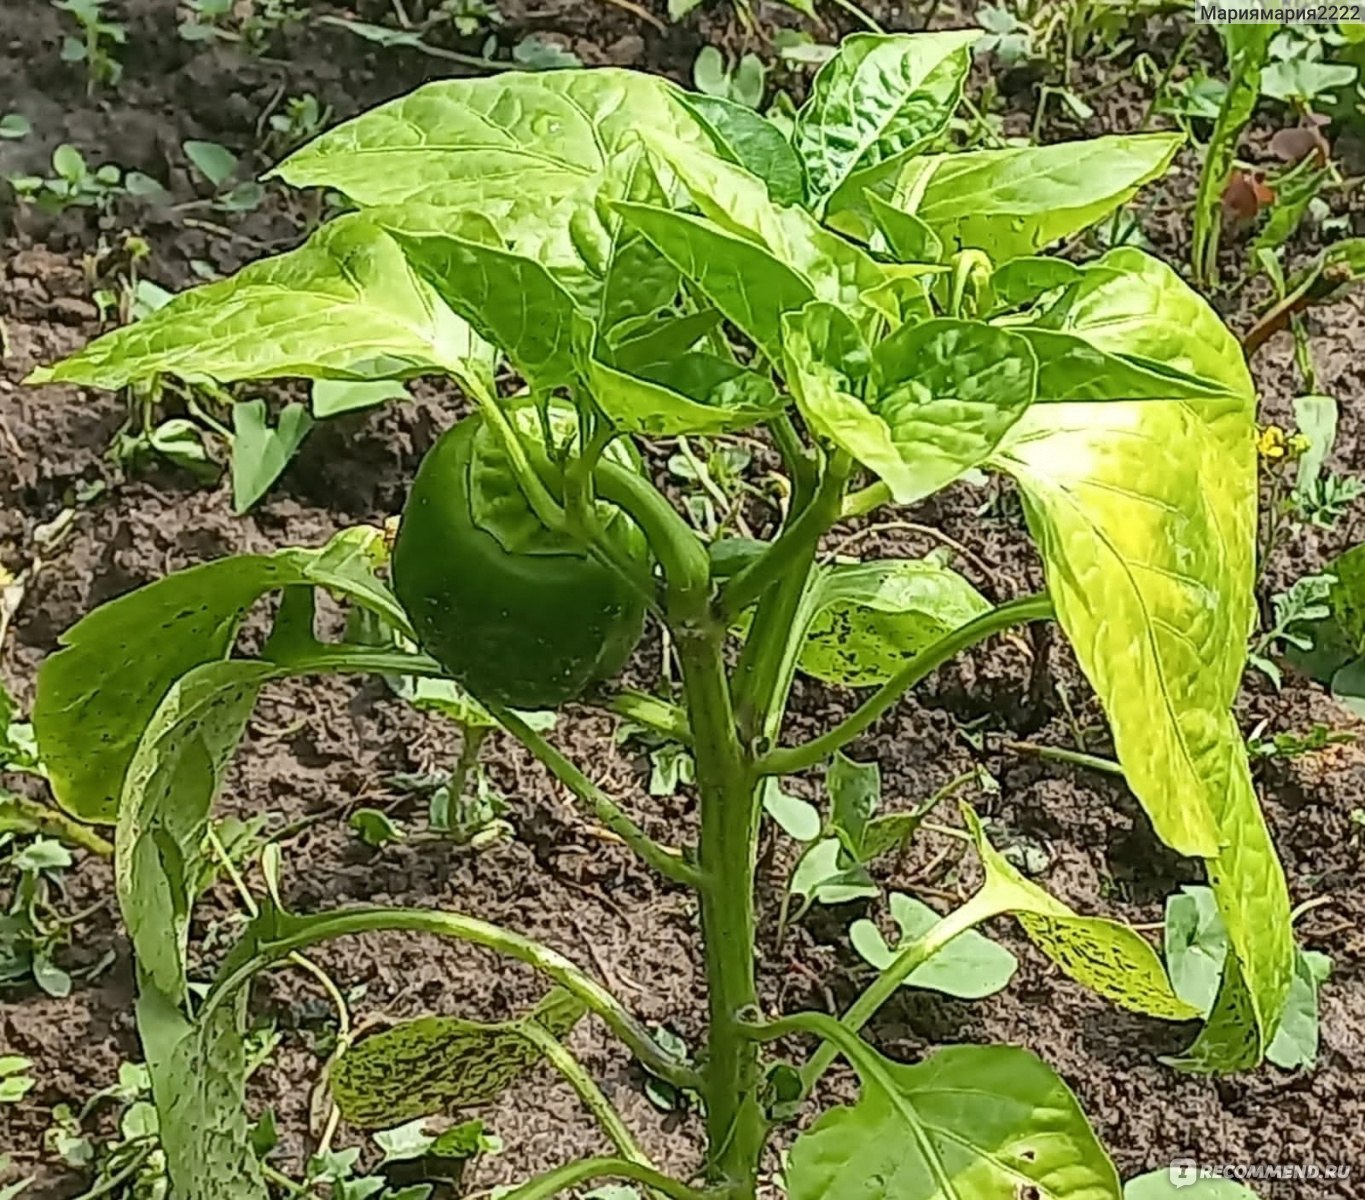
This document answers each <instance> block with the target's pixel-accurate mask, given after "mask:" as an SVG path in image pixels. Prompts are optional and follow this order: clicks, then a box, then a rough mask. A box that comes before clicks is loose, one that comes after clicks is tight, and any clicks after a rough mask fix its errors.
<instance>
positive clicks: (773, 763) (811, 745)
mask: <svg viewBox="0 0 1365 1200" xmlns="http://www.w3.org/2000/svg"><path fill="white" fill-rule="evenodd" d="M1052 611H1053V610H1052V601H1051V600H1050V599H1049V598H1048V597H1047V596H1046V595H1035V596H1025V597H1023V598H1021V599H1019V600H1011V601H1010V602H1009V603H1007V604H1002V605H1000V606H999V607H998V608H993V609H991V611H990V612H987V613H983V614H982V615H981V616H979V617H977V618H976V619H975V620H974V621H968V622H967V624H965V625H963V626H961V627H960V628H958V629H954V630H953V631H952V632H951V633H947V634H944V636H943V637H941V638H939V640H938V641H936V642H935V643H934V644H933V645H932V646H929V647H928V648H926V649H925V650H922V651H920V653H919V654H917V655H916V656H915V657H914V658H913V659H911V660H910V661H909V662H908V663H906V664H905V666H903V667H902V668H901V669H900V670H899V671H897V672H896V674H895V675H893V676H892V677H891V678H890V679H888V680H887V681H886V682H885V683H884V684H882V686H881V687H879V688H878V689H877V690H876V691H875V692H873V693H872V695H871V696H869V697H868V698H867V699H866V700H865V701H863V703H862V704H861V705H860V706H859V707H858V708H857V709H856V710H855V711H854V712H852V713H850V714H849V716H847V717H845V718H844V720H842V721H840V722H839V724H838V725H836V726H835V727H834V728H833V729H831V730H830V731H829V732H828V733H824V734H821V735H820V737H818V738H814V739H813V740H811V741H809V742H806V743H805V744H803V745H800V746H783V747H779V748H778V749H776V750H773V751H771V752H769V753H768V754H765V755H764V756H763V757H762V758H760V759H759V761H758V771H759V773H760V774H762V775H791V774H793V773H794V772H796V771H803V770H805V769H806V768H807V767H813V766H814V765H815V764H816V763H818V762H822V761H824V760H825V759H826V758H828V757H829V756H830V755H831V754H833V753H834V752H835V751H836V750H838V749H840V748H841V747H843V746H846V745H847V744H848V743H849V742H851V741H852V740H853V739H854V738H856V737H857V736H858V735H859V734H861V733H862V732H863V731H864V730H865V729H867V727H868V726H869V725H871V724H872V723H873V722H874V721H876V720H877V719H878V718H879V717H881V716H882V715H883V714H884V713H886V712H887V711H888V710H889V709H891V708H892V707H894V706H895V704H896V702H897V701H898V700H899V699H900V698H901V696H902V695H904V694H905V692H907V691H908V690H909V689H910V688H912V687H914V686H915V684H917V683H919V682H920V680H922V679H924V678H925V677H926V676H928V675H930V674H932V673H933V672H934V671H936V670H937V669H938V668H939V667H940V666H942V665H943V664H944V663H945V662H947V661H948V660H949V659H951V658H954V657H955V656H956V655H958V654H960V653H961V652H962V651H963V650H965V649H967V648H968V647H969V646H974V645H975V644H976V643H977V642H981V641H984V640H985V639H986V638H988V637H990V636H991V635H992V634H996V633H999V632H1000V631H1001V630H1003V629H1008V628H1009V627H1010V626H1011V625H1017V624H1019V623H1021V622H1023V621H1043V620H1046V619H1047V618H1049V617H1051V616H1052Z"/></svg>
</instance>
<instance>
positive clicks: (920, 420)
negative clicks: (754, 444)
mask: <svg viewBox="0 0 1365 1200" xmlns="http://www.w3.org/2000/svg"><path fill="white" fill-rule="evenodd" d="M785 328H786V339H785V350H786V364H787V378H788V381H789V383H790V384H791V387H792V391H793V393H794V394H795V396H796V401H797V404H798V405H799V407H800V408H801V412H802V415H803V416H804V417H805V418H806V420H807V421H808V422H809V423H810V424H811V426H812V427H813V428H814V429H816V430H817V431H818V432H819V433H820V434H822V435H823V436H824V437H826V438H828V439H829V440H830V441H832V442H833V443H834V444H835V445H836V446H839V447H841V448H842V449H844V450H846V451H847V452H848V453H849V454H850V455H852V456H853V457H854V458H855V459H856V460H857V461H858V462H860V463H862V464H863V466H865V467H867V468H868V469H869V470H871V471H873V472H875V473H876V474H877V475H878V476H880V478H881V479H882V480H883V481H884V482H885V483H886V484H887V486H888V487H889V488H890V489H891V494H892V496H893V497H894V498H895V500H896V502H897V503H898V504H913V503H914V502H915V501H917V500H921V499H923V498H924V497H925V496H929V495H932V494H933V493H934V492H936V491H938V490H939V489H940V488H942V487H944V486H945V485H947V484H949V483H951V482H952V481H953V480H954V479H956V478H957V477H958V476H959V475H961V474H962V473H963V472H964V471H967V470H970V469H971V468H972V467H974V466H977V465H978V464H980V463H982V462H985V461H986V459H987V458H989V457H990V455H991V454H992V453H993V452H994V451H995V449H996V447H997V446H998V445H999V444H1000V441H1001V439H1002V438H1003V437H1004V436H1005V434H1006V433H1008V432H1009V430H1010V428H1011V426H1013V425H1014V424H1015V422H1016V421H1018V420H1019V419H1020V417H1021V416H1023V414H1024V413H1025V412H1026V411H1027V409H1028V408H1029V406H1030V405H1031V404H1032V403H1033V399H1034V393H1035V390H1036V386H1037V371H1038V367H1037V361H1036V359H1035V358H1034V355H1033V351H1032V349H1031V348H1030V347H1029V344H1028V342H1027V341H1026V340H1025V339H1024V338H1022V337H1020V336H1018V335H1017V334H1014V333H1011V332H1010V331H1008V330H1006V329H1001V328H997V327H994V326H991V325H986V324H983V323H980V322H975V321H958V320H953V319H950V318H938V319H935V320H930V321H924V322H922V323H920V324H917V325H906V326H903V327H902V328H901V329H900V330H898V331H897V332H896V333H894V334H892V335H891V336H890V337H889V338H887V339H886V340H885V341H883V342H881V343H880V344H879V345H878V346H877V347H876V349H875V351H873V353H872V361H871V370H870V374H869V376H868V377H867V378H866V380H865V381H863V382H862V385H861V386H859V382H858V381H856V380H852V379H850V378H849V377H848V375H847V373H846V367H845V366H844V365H843V364H846V363H847V362H848V360H849V351H848V349H847V348H848V346H849V345H850V344H851V343H852V340H853V335H852V333H851V332H850V330H849V328H848V318H847V317H845V316H844V315H843V313H841V312H840V311H838V310H837V309H834V308H833V307H832V306H830V305H825V304H812V305H810V306H809V307H808V308H807V309H805V311H804V312H802V313H801V314H796V315H792V316H788V317H787V318H786V325H785ZM859 391H861V392H862V393H863V394H862V395H859V394H858V392H859Z"/></svg>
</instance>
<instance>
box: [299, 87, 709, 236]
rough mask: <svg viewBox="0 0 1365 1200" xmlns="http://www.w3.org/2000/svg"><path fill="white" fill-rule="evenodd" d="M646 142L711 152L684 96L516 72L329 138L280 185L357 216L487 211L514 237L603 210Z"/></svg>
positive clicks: (410, 98)
mask: <svg viewBox="0 0 1365 1200" xmlns="http://www.w3.org/2000/svg"><path fill="white" fill-rule="evenodd" d="M642 130H661V131H663V132H666V133H668V134H670V135H672V136H673V137H676V138H680V139H682V140H683V141H684V142H694V143H696V144H698V145H706V146H709V145H710V139H709V137H708V135H707V133H706V131H705V130H704V129H703V128H702V126H701V125H700V124H699V122H698V121H697V120H696V119H695V118H694V117H692V115H691V114H690V113H689V112H688V111H687V109H686V107H685V105H684V104H683V103H682V102H681V101H680V98H679V95H678V92H677V90H676V89H675V88H674V87H673V85H672V84H670V83H668V82H667V81H666V80H664V79H661V78H659V77H658V76H654V75H648V74H645V73H643V72H638V71H622V70H613V69H603V70H595V71H548V72H513V71H508V72H505V73H503V74H501V75H497V76H494V77H491V78H483V79H446V80H439V81H437V82H435V83H429V84H426V85H425V86H424V87H420V88H418V89H417V90H416V91H413V92H410V93H409V94H408V95H406V96H401V97H399V98H398V99H396V100H392V101H390V102H389V103H388V104H382V105H380V106H379V107H378V108H375V109H371V110H370V111H369V112H367V113H364V114H362V115H361V116H359V117H356V118H354V119H352V120H350V121H347V122H345V123H344V124H342V125H339V126H338V127H337V128H335V129H332V130H330V131H328V132H327V133H324V134H323V135H322V136H321V137H318V138H316V139H315V140H314V141H312V142H310V143H309V144H308V145H307V146H305V147H304V148H303V149H302V150H299V151H298V152H297V153H296V154H294V155H292V156H291V157H290V158H288V159H286V160H285V162H284V163H282V164H281V165H280V167H279V168H278V169H277V173H278V174H279V175H280V176H282V177H283V178H284V179H285V180H286V181H287V182H289V183H291V184H293V185H294V186H295V187H329V188H335V189H336V190H338V191H341V192H344V193H345V194H346V195H347V196H349V197H350V198H351V199H352V200H353V201H355V202H356V203H357V204H359V205H362V206H366V207H374V206H379V205H385V206H398V205H402V206H412V205H426V206H430V207H433V208H438V209H448V210H460V211H476V212H479V213H481V214H482V215H484V216H486V217H488V218H489V219H490V220H491V221H492V222H493V224H494V225H495V226H496V227H497V228H498V230H499V232H501V233H502V234H503V236H504V237H507V238H509V239H511V238H513V237H514V236H515V235H516V234H517V233H518V232H519V231H520V230H521V229H523V228H527V227H531V226H537V227H539V226H544V225H546V224H548V223H549V218H550V216H551V215H552V214H555V213H560V214H563V215H568V214H569V212H570V210H569V209H567V208H559V207H556V206H557V205H558V204H559V202H562V201H565V200H572V201H573V202H574V203H575V204H577V205H578V206H580V207H581V208H582V209H584V210H590V209H592V208H593V206H594V204H595V201H596V198H597V196H598V195H599V194H600V193H601V192H602V190H603V186H604V184H605V182H606V181H607V180H608V177H609V176H611V175H612V173H613V169H614V168H613V160H614V159H615V158H616V156H617V155H618V154H619V153H620V152H621V151H623V150H628V149H629V148H630V146H631V144H632V143H634V142H635V140H636V139H637V138H638V136H639V134H640V132H641V131H642Z"/></svg>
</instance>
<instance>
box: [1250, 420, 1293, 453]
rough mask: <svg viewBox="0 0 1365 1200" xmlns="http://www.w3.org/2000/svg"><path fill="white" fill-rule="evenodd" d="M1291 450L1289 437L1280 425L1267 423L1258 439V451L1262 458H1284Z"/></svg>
mask: <svg viewBox="0 0 1365 1200" xmlns="http://www.w3.org/2000/svg"><path fill="white" fill-rule="evenodd" d="M1288 451H1289V439H1288V438H1286V437H1285V434H1284V430H1283V429H1281V428H1280V427H1279V426H1278V425H1267V426H1266V427H1265V428H1264V429H1262V430H1261V436H1260V437H1258V438H1257V439H1256V452H1257V453H1258V454H1259V455H1260V456H1261V457H1262V458H1283V457H1284V456H1285V454H1287V453H1288Z"/></svg>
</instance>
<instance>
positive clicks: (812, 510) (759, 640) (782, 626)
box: [723, 451, 852, 745]
mask: <svg viewBox="0 0 1365 1200" xmlns="http://www.w3.org/2000/svg"><path fill="white" fill-rule="evenodd" d="M851 469H852V460H851V459H850V458H849V457H848V455H847V454H844V453H843V452H842V451H839V452H837V453H836V454H835V455H833V456H832V457H831V458H830V460H829V461H828V462H827V463H826V464H825V470H824V474H823V475H822V476H821V478H820V482H819V485H818V487H817V488H816V491H815V493H814V495H813V496H812V497H811V499H810V501H809V503H808V504H807V505H806V507H805V508H804V509H802V510H800V511H799V512H797V511H795V510H793V514H792V516H791V518H790V519H789V522H788V525H787V528H786V530H785V531H784V532H783V533H782V535H781V536H780V537H779V538H778V539H777V540H776V541H775V542H774V543H773V544H772V545H771V546H770V547H769V548H768V549H767V550H766V551H765V552H764V553H763V555H762V557H761V558H759V559H758V561H757V562H755V563H754V564H752V565H751V566H750V567H747V568H746V569H745V570H743V571H741V572H740V573H739V574H738V575H737V576H735V578H734V579H732V580H731V581H730V585H729V586H728V587H727V588H726V591H725V594H724V597H723V601H724V608H725V611H726V612H727V613H734V612H737V611H738V607H740V606H739V605H738V602H739V601H740V600H742V599H743V597H744V595H745V593H746V592H748V593H751V594H752V596H754V597H757V596H759V594H760V592H762V598H761V599H760V600H759V604H758V610H757V612H755V614H754V619H753V624H752V626H751V627H750V629H749V636H748V639H747V640H746V641H745V644H744V650H743V651H742V653H741V654H740V657H739V665H738V667H737V668H736V671H735V681H736V683H735V707H736V709H737V714H738V720H739V728H740V730H741V731H742V734H743V736H744V739H745V742H746V744H748V745H753V744H754V743H755V742H757V741H760V740H762V741H765V742H766V741H767V740H769V739H772V738H775V737H776V736H777V735H778V733H780V732H781V710H782V707H783V705H784V704H785V702H786V698H787V691H788V689H789V688H790V687H791V680H792V675H793V674H794V672H795V670H796V658H797V654H798V653H799V648H800V644H801V638H802V637H803V635H804V634H805V628H804V622H803V621H802V620H801V602H802V600H803V599H804V598H805V594H806V586H807V584H808V582H809V580H810V573H811V569H812V568H813V567H814V565H815V554H816V551H817V549H818V548H819V544H820V537H821V535H822V534H823V533H824V532H825V531H826V530H827V529H829V527H830V526H831V525H833V524H834V523H835V522H836V521H837V520H838V519H839V516H840V512H841V508H842V504H843V492H844V485H845V484H846V483H847V482H848V476H849V472H850V471H851ZM755 585H758V586H757V590H755ZM764 588H766V591H764Z"/></svg>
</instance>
